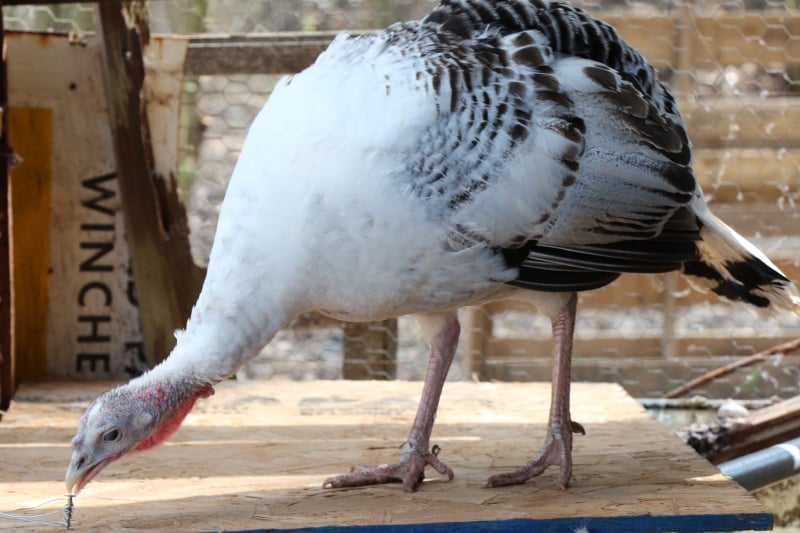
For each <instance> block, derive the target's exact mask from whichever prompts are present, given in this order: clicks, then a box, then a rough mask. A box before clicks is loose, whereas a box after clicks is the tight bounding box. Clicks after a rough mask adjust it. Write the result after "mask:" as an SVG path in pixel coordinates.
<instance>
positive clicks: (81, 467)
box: [66, 451, 87, 494]
mask: <svg viewBox="0 0 800 533" xmlns="http://www.w3.org/2000/svg"><path fill="white" fill-rule="evenodd" d="M86 464H87V459H86V456H85V455H84V454H82V453H80V452H78V451H75V452H74V453H73V454H72V460H70V462H69V467H67V476H66V482H67V492H69V493H70V494H78V493H79V492H80V491H81V489H82V488H83V486H84V485H85V484H86V481H85V476H84V474H85V473H86ZM73 489H74V491H73Z"/></svg>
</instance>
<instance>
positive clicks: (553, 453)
mask: <svg viewBox="0 0 800 533" xmlns="http://www.w3.org/2000/svg"><path fill="white" fill-rule="evenodd" d="M573 433H580V434H581V435H586V431H585V430H584V429H583V426H582V425H580V424H578V423H577V422H570V424H569V429H567V428H564V427H563V426H560V427H559V428H558V430H556V429H555V428H553V429H551V430H550V431H548V432H547V440H546V441H545V444H544V446H543V447H542V449H541V451H540V452H539V453H538V454H537V455H536V457H534V458H533V459H531V460H530V461H528V463H527V464H525V465H524V466H523V467H522V468H519V469H517V470H515V471H513V472H508V473H505V474H498V475H496V476H492V477H490V478H489V479H488V480H487V481H486V486H487V487H503V486H506V485H521V484H523V483H525V482H527V481H528V480H530V479H531V478H534V477H536V476H538V475H539V474H541V473H542V472H544V471H545V470H546V469H547V468H548V467H550V466H561V471H560V472H559V475H558V480H557V481H556V483H557V484H558V486H559V487H560V488H562V489H566V488H567V485H568V484H569V480H570V477H571V476H572V434H573Z"/></svg>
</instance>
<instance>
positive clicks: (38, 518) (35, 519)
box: [0, 494, 73, 529]
mask: <svg viewBox="0 0 800 533" xmlns="http://www.w3.org/2000/svg"><path fill="white" fill-rule="evenodd" d="M65 497H66V499H67V503H66V505H64V509H63V510H59V509H56V510H53V511H48V512H46V513H41V514H35V515H18V514H12V513H2V512H0V518H6V519H8V520H19V521H22V522H31V523H34V524H43V525H46V526H53V527H58V528H62V527H63V528H64V529H69V528H70V524H71V522H72V505H73V504H72V494H67V495H66V496H65ZM62 498H64V496H62V497H59V498H52V499H50V500H46V501H43V502H41V503H39V504H37V505H34V506H33V507H26V508H23V509H17V510H18V511H30V510H33V509H36V508H37V507H41V506H42V505H47V504H48V503H52V502H57V501H60V500H61V499H62ZM61 512H63V513H64V519H63V520H62V521H60V522H59V521H56V520H43V518H44V517H45V516H50V515H54V514H58V513H61Z"/></svg>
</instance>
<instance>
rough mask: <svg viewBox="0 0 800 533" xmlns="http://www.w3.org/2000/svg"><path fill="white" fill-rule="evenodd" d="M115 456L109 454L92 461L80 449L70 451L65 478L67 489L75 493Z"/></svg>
mask: <svg viewBox="0 0 800 533" xmlns="http://www.w3.org/2000/svg"><path fill="white" fill-rule="evenodd" d="M116 458H117V456H111V457H106V458H104V459H100V460H94V461H93V460H92V459H90V458H89V457H87V456H86V454H85V453H83V452H82V451H80V450H75V451H74V452H72V459H71V460H70V462H69V467H68V468H67V475H66V479H65V481H66V484H67V491H68V492H69V493H70V494H72V495H77V494H78V493H79V492H80V491H81V489H82V488H83V487H85V486H86V484H87V483H89V482H90V481H91V480H92V479H94V477H95V476H96V475H97V474H99V473H100V471H101V470H103V468H105V467H106V465H107V464H108V463H110V462H111V461H113V460H115V459H116Z"/></svg>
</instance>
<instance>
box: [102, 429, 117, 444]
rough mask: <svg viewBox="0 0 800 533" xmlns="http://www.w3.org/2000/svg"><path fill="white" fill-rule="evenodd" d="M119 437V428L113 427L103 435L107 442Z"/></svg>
mask: <svg viewBox="0 0 800 533" xmlns="http://www.w3.org/2000/svg"><path fill="white" fill-rule="evenodd" d="M118 438H119V430H118V429H112V430H111V431H107V432H106V433H105V434H104V435H103V440H104V441H106V442H114V441H115V440H117V439H118Z"/></svg>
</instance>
